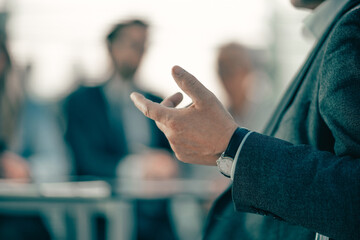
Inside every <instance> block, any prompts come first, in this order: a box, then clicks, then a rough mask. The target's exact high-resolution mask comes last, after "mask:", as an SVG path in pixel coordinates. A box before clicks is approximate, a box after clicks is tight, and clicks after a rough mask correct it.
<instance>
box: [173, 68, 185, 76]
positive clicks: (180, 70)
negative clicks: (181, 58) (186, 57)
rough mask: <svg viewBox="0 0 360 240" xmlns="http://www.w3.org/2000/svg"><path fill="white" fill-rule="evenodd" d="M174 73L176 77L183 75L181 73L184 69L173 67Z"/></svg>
mask: <svg viewBox="0 0 360 240" xmlns="http://www.w3.org/2000/svg"><path fill="white" fill-rule="evenodd" d="M173 69H174V73H175V74H176V75H178V76H180V75H181V74H183V72H184V69H182V68H181V67H179V66H174V68H173Z"/></svg>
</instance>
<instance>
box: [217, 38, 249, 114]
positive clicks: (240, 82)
mask: <svg viewBox="0 0 360 240" xmlns="http://www.w3.org/2000/svg"><path fill="white" fill-rule="evenodd" d="M217 65H218V74H219V77H220V80H221V82H222V84H223V85H224V88H225V91H226V93H227V96H228V98H229V101H230V105H231V107H232V108H235V109H233V110H235V111H241V110H242V108H244V105H245V104H246V100H247V99H246V96H248V92H249V91H250V88H251V87H252V81H251V77H250V75H251V74H250V73H252V71H253V70H252V63H251V59H250V55H249V53H248V50H247V49H246V48H245V47H244V46H242V45H241V44H238V43H228V44H225V45H223V46H222V47H220V49H219V53H218V58H217Z"/></svg>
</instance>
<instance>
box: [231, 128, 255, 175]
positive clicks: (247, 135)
mask: <svg viewBox="0 0 360 240" xmlns="http://www.w3.org/2000/svg"><path fill="white" fill-rule="evenodd" d="M252 133H253V131H250V132H248V133H247V134H246V135H245V137H244V138H243V140H242V141H241V143H240V146H239V148H238V150H237V152H236V154H235V158H234V162H233V164H232V166H231V172H230V178H231V180H234V175H235V169H236V164H237V162H238V159H239V155H240V152H241V149H242V147H243V146H244V143H245V141H246V139H247V138H248V137H249V136H250V134H252Z"/></svg>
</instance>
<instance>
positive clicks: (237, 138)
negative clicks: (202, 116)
mask: <svg viewBox="0 0 360 240" xmlns="http://www.w3.org/2000/svg"><path fill="white" fill-rule="evenodd" d="M248 133H249V130H247V129H245V128H240V127H238V128H237V129H236V130H235V131H234V133H233V135H232V137H231V138H230V142H229V145H228V147H227V148H226V150H225V152H224V157H230V158H232V159H234V158H235V155H236V152H237V150H238V148H239V146H240V143H241V142H242V140H243V139H244V137H245V136H246V134H248Z"/></svg>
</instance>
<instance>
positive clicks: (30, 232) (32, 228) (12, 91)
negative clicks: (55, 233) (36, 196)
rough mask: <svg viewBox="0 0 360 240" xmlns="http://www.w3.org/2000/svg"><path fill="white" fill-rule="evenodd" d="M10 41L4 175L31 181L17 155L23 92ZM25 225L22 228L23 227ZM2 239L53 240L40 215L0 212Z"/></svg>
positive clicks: (3, 75)
mask: <svg viewBox="0 0 360 240" xmlns="http://www.w3.org/2000/svg"><path fill="white" fill-rule="evenodd" d="M13 74H14V72H13V69H12V63H11V59H10V55H9V53H8V50H7V47H6V42H4V41H3V40H1V41H0V178H2V179H6V180H12V181H17V182H28V181H30V167H29V164H28V163H27V161H26V160H25V159H23V158H22V157H21V156H19V155H17V154H15V153H14V152H13V151H11V150H10V149H12V148H13V142H14V141H15V140H14V138H15V132H16V129H17V127H18V124H19V121H18V120H19V115H20V111H21V102H22V101H21V97H22V95H21V91H20V89H21V88H20V86H19V82H18V81H17V80H19V79H18V78H16V77H15V75H13ZM19 226H21V227H19ZM0 239H16V240H25V239H38V240H47V239H50V234H49V233H48V231H47V229H46V228H45V225H44V224H43V222H42V219H41V218H40V216H37V215H29V214H26V215H21V214H20V215H19V214H16V215H12V214H9V213H6V214H5V213H0Z"/></svg>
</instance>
